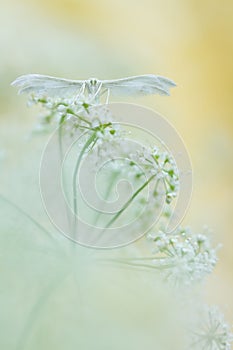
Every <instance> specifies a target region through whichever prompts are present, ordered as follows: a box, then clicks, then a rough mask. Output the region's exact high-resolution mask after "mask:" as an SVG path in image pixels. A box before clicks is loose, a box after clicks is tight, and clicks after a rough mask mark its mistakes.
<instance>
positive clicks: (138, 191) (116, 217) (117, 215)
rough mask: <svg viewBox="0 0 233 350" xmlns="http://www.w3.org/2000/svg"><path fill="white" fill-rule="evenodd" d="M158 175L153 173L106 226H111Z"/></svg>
mask: <svg viewBox="0 0 233 350" xmlns="http://www.w3.org/2000/svg"><path fill="white" fill-rule="evenodd" d="M155 177H156V174H155V175H152V176H151V177H150V178H149V179H148V180H147V181H146V182H145V183H144V184H143V185H142V186H141V187H139V189H138V190H137V191H136V192H134V194H133V195H132V197H131V198H130V199H129V200H128V201H127V202H126V203H125V204H124V205H123V207H122V208H121V209H120V210H119V211H118V212H117V214H116V215H115V216H114V217H113V218H112V219H111V220H110V221H109V223H108V224H107V226H106V227H105V228H109V227H110V226H111V225H112V224H113V223H114V222H115V221H116V220H117V219H118V217H119V216H120V215H121V214H122V213H123V212H124V211H125V210H126V209H127V208H128V206H129V205H130V204H131V203H132V201H133V200H134V198H135V197H136V196H137V195H138V194H139V193H140V192H141V191H142V190H143V189H144V188H145V187H146V186H147V185H148V184H149V183H150V182H151V181H152V180H153V179H154V178H155Z"/></svg>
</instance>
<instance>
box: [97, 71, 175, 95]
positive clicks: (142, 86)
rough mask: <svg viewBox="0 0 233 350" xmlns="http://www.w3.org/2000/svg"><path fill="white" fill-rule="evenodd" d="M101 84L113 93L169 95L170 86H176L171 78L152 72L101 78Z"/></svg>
mask: <svg viewBox="0 0 233 350" xmlns="http://www.w3.org/2000/svg"><path fill="white" fill-rule="evenodd" d="M102 84H103V87H105V88H107V89H110V91H111V93H112V94H113V95H152V94H158V95H170V88H172V87H175V86H176V84H175V83H174V81H172V80H171V79H168V78H166V77H162V76H158V75H152V74H147V75H139V76H134V77H129V78H123V79H116V80H103V81H102Z"/></svg>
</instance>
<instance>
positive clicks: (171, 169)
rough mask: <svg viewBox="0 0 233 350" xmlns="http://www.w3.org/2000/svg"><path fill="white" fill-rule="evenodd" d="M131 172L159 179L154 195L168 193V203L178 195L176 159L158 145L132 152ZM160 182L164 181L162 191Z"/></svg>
mask: <svg viewBox="0 0 233 350" xmlns="http://www.w3.org/2000/svg"><path fill="white" fill-rule="evenodd" d="M130 159H131V162H130V166H131V172H133V174H134V176H135V177H136V178H140V176H146V178H147V179H150V178H152V177H154V178H155V180H157V185H156V188H155V190H154V193H153V194H154V197H157V196H158V195H159V194H164V192H165V195H166V203H167V204H170V203H171V201H172V199H173V198H175V197H176V196H177V192H178V189H179V176H178V169H177V167H176V164H175V161H174V159H173V158H172V156H171V155H170V154H169V153H168V152H163V151H160V150H159V149H158V148H157V147H154V148H152V149H150V148H144V149H143V151H137V152H136V153H134V154H132V153H131V154H130ZM159 182H162V183H163V186H162V188H163V190H162V193H160V191H159V190H160V189H161V187H160V188H159Z"/></svg>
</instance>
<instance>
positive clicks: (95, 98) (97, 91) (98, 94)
mask: <svg viewBox="0 0 233 350" xmlns="http://www.w3.org/2000/svg"><path fill="white" fill-rule="evenodd" d="M101 89H102V83H99V86H98V88H97V90H96V91H95V93H94V95H92V97H91V100H92V101H94V102H97V103H99V97H100V96H101V93H100V91H101Z"/></svg>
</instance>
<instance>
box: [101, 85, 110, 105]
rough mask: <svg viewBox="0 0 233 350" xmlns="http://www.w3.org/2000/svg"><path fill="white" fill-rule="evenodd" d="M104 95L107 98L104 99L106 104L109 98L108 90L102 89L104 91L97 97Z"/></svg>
mask: <svg viewBox="0 0 233 350" xmlns="http://www.w3.org/2000/svg"><path fill="white" fill-rule="evenodd" d="M106 93H107V97H106V101H105V103H106V104H108V100H109V96H110V89H109V88H106V89H104V90H103V91H102V92H101V93H100V95H99V96H100V97H101V96H102V95H104V94H106Z"/></svg>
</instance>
